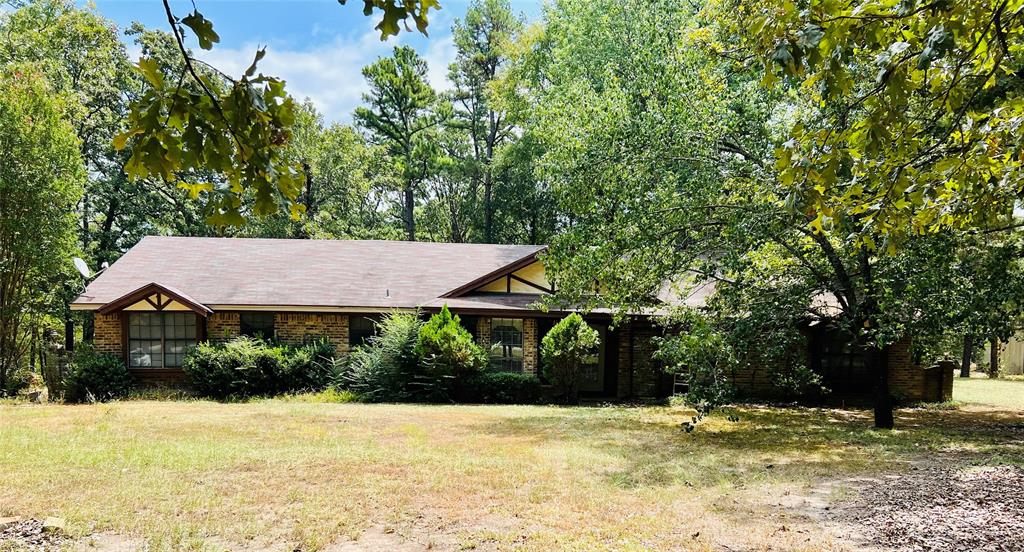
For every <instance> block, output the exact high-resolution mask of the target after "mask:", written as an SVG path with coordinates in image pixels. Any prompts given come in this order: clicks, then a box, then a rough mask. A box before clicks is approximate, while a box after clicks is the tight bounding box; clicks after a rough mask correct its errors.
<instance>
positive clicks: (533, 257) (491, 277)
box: [441, 247, 548, 298]
mask: <svg viewBox="0 0 1024 552" xmlns="http://www.w3.org/2000/svg"><path fill="white" fill-rule="evenodd" d="M544 251H547V247H544V248H542V249H540V250H539V251H537V252H535V253H530V254H529V255H527V256H525V257H523V258H521V259H519V260H517V261H514V262H512V263H509V264H507V265H505V266H503V267H501V268H499V269H497V270H493V271H491V272H489V273H487V274H484V275H483V276H481V277H479V278H477V279H475V280H472V281H469V282H467V283H465V284H463V285H461V286H459V287H457V288H455V289H453V290H451V291H449V292H448V293H445V294H444V295H442V296H441V297H442V298H446V297H461V296H463V295H465V294H467V293H469V292H471V291H474V290H476V289H477V288H479V287H480V286H483V285H486V284H489V283H491V282H493V281H495V280H497V279H499V278H501V277H502V276H505V277H508V276H509V275H510V274H512V273H513V272H515V271H517V270H519V269H521V268H524V267H527V266H529V265H531V264H533V263H534V262H536V261H537V259H538V257H539V256H540V254H541V253H543V252H544ZM519 279H520V278H516V280H519ZM524 283H526V284H528V285H531V286H533V287H538V286H536V285H534V284H533V283H532V282H524ZM539 289H541V290H543V291H548V290H545V289H543V288H539Z"/></svg>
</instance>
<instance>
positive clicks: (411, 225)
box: [402, 182, 416, 241]
mask: <svg viewBox="0 0 1024 552" xmlns="http://www.w3.org/2000/svg"><path fill="white" fill-rule="evenodd" d="M404 193H405V205H404V206H403V209H402V211H403V212H402V218H404V219H405V234H406V237H407V238H408V239H409V241H416V221H415V219H414V218H413V216H414V215H413V195H412V183H411V182H410V183H408V184H407V185H406V187H405V190H404Z"/></svg>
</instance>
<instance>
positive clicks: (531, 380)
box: [458, 372, 541, 404]
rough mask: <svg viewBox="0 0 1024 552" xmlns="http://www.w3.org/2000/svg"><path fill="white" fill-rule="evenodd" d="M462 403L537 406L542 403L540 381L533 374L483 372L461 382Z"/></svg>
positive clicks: (460, 398)
mask: <svg viewBox="0 0 1024 552" xmlns="http://www.w3.org/2000/svg"><path fill="white" fill-rule="evenodd" d="M459 391H460V392H459V395H458V399H459V401H461V402H475V403H489V404H537V403H538V402H540V397H541V385H540V380H539V379H538V378H537V376H534V375H533V374H521V373H518V372H482V373H479V374H471V375H469V376H466V377H465V378H463V379H462V380H461V381H460V384H459Z"/></svg>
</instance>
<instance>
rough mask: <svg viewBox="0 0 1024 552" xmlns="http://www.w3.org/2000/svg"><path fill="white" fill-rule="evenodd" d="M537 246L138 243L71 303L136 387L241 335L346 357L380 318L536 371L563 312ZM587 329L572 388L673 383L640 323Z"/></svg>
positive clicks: (607, 320) (660, 390)
mask: <svg viewBox="0 0 1024 552" xmlns="http://www.w3.org/2000/svg"><path fill="white" fill-rule="evenodd" d="M544 249H545V247H544V246H536V245H484V244H449V243H425V242H399V241H356V240H351V241H342V240H281V239H240V238H185V237H147V238H144V239H143V240H142V241H140V242H139V243H138V244H137V245H136V246H135V247H133V248H132V249H131V250H129V251H128V252H127V253H125V254H124V255H123V256H122V257H121V258H120V259H119V260H118V261H117V262H115V263H114V264H113V265H111V266H110V268H108V269H107V270H106V271H104V272H103V273H102V274H100V275H99V276H98V277H97V278H96V280H94V281H93V282H92V283H90V284H89V285H88V287H87V288H86V290H85V291H84V292H83V293H82V294H81V295H80V296H79V297H78V298H77V299H76V300H75V301H74V302H73V303H72V305H71V308H72V309H75V310H86V311H93V312H94V313H95V315H94V328H95V332H94V346H95V347H96V349H97V350H99V351H104V352H110V353H113V354H116V355H120V356H122V357H123V358H124V359H125V362H126V364H127V365H128V367H129V370H130V371H131V372H132V374H133V375H134V376H135V377H136V378H137V379H138V380H140V381H142V382H153V383H155V382H175V381H178V380H181V379H182V378H183V377H184V374H183V372H182V370H181V364H182V359H183V356H184V352H185V350H186V349H187V348H188V346H190V345H192V344H194V343H196V342H198V341H203V340H211V341H217V340H227V339H230V338H233V337H237V336H242V335H247V336H256V335H261V336H264V337H272V338H275V339H277V340H279V341H282V342H286V343H302V342H304V341H308V340H311V339H319V338H326V339H328V340H330V341H331V342H332V343H333V344H334V345H335V347H336V348H337V350H338V352H339V353H341V354H346V353H347V352H348V351H350V350H351V349H352V348H353V347H355V346H358V345H360V344H362V343H364V342H365V341H366V340H367V339H368V338H369V337H370V336H371V335H373V333H374V331H375V321H376V320H378V319H379V318H380V317H381V316H383V315H384V314H386V313H388V312H392V311H396V310H397V311H415V310H419V311H421V312H423V313H425V314H430V313H433V312H437V311H439V310H440V309H441V307H442V306H444V305H448V307H449V309H450V310H451V311H452V312H453V313H455V314H458V315H459V317H460V318H461V320H462V323H463V325H464V326H466V327H467V329H469V330H470V332H471V333H473V335H474V336H475V337H476V340H477V342H478V343H479V344H481V345H482V346H483V347H484V349H485V350H487V351H488V352H489V355H490V359H491V368H492V369H495V370H509V371H517V372H519V371H521V372H526V373H537V372H538V371H539V369H540V340H541V338H542V337H543V336H544V335H545V333H546V332H547V331H548V329H550V328H551V326H553V325H554V323H555V322H557V321H558V320H559V319H560V318H562V317H564V316H565V315H566V314H568V313H567V312H565V311H550V312H542V311H541V310H539V309H538V308H537V304H538V302H539V301H540V300H541V299H542V296H543V295H545V294H549V293H551V292H552V291H553V289H552V284H551V282H550V281H549V280H548V278H547V277H546V274H545V271H544V265H543V262H542V261H541V260H540V258H539V254H540V253H541V252H542V251H543V250H544ZM586 319H587V322H588V323H589V324H590V325H591V326H593V327H594V328H595V329H597V330H598V331H599V332H600V333H601V338H602V339H601V343H602V346H601V348H600V350H599V351H598V354H597V355H596V359H595V363H593V364H592V365H590V366H589V367H588V369H587V371H586V374H585V378H584V381H583V382H582V386H581V387H582V390H583V391H584V392H585V394H586V395H589V396H591V397H601V398H631V397H653V396H659V395H665V394H667V393H668V392H669V391H670V388H671V379H670V378H669V377H667V376H665V375H663V374H662V373H661V370H659V369H658V367H657V366H656V363H655V361H654V360H653V357H652V353H653V343H652V341H651V337H652V336H654V335H655V333H656V332H657V331H658V330H657V329H656V327H655V325H653V324H652V321H651V320H649V319H648V318H647V317H632V318H631V319H630V321H629V322H628V323H625V324H619V325H618V327H612V325H611V321H612V320H611V316H610V314H609V313H608V312H591V313H588V314H587V315H586Z"/></svg>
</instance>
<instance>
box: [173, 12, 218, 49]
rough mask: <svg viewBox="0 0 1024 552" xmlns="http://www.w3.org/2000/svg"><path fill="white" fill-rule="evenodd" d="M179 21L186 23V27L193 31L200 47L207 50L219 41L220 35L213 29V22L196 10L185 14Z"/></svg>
mask: <svg viewBox="0 0 1024 552" xmlns="http://www.w3.org/2000/svg"><path fill="white" fill-rule="evenodd" d="M181 22H182V23H184V24H185V25H188V28H190V29H192V32H193V33H195V35H196V38H197V39H198V40H199V47H200V48H202V49H204V50H209V49H211V48H213V44H214V43H216V42H220V35H218V34H217V33H216V32H215V31H214V30H213V22H212V21H210V20H209V19H207V18H205V17H203V14H201V13H199V12H198V11H193V12H192V14H191V15H187V16H185V17H184V18H182V20H181Z"/></svg>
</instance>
